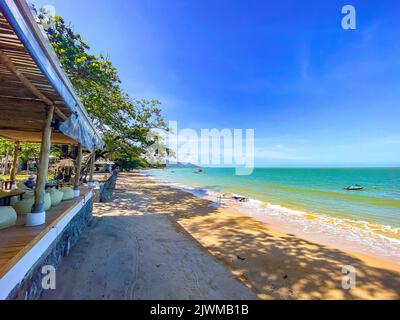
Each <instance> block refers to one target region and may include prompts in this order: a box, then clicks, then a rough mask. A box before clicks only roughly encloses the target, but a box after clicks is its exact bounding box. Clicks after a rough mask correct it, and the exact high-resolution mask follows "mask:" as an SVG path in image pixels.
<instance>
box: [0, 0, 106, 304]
mask: <svg viewBox="0 0 400 320" xmlns="http://www.w3.org/2000/svg"><path fill="white" fill-rule="evenodd" d="M31 10H32V9H31V7H30V6H29V5H28V4H27V3H26V1H25V0H0V136H1V137H3V138H6V139H9V140H11V141H13V142H14V145H15V148H14V158H13V164H12V169H11V174H10V182H11V189H12V190H9V191H7V192H13V191H15V189H16V188H17V187H18V186H17V183H16V171H17V163H18V153H19V150H20V145H19V144H20V143H21V142H30V143H38V144H40V157H39V164H38V168H37V177H36V184H35V187H34V189H33V190H32V200H31V201H32V202H31V206H30V208H32V209H31V210H30V211H29V212H27V213H26V214H23V215H20V214H18V216H17V218H16V221H13V215H14V211H13V209H12V207H11V206H10V204H8V206H2V207H0V228H1V223H2V221H3V222H4V221H6V222H7V223H10V222H9V221H8V220H7V215H10V217H11V218H10V219H11V220H10V219H9V220H10V221H11V223H10V225H9V226H8V225H7V226H6V227H4V226H3V228H1V230H0V299H13V298H22V299H34V298H37V297H38V296H39V295H40V292H41V290H42V287H41V279H42V268H43V266H45V265H51V266H53V267H55V268H56V267H57V266H58V265H59V263H60V260H61V257H62V256H64V255H66V254H68V251H69V250H70V248H71V247H72V246H73V245H74V244H75V243H76V241H77V238H78V237H79V235H80V233H81V232H82V230H83V229H84V227H85V226H86V224H87V222H88V221H89V219H90V216H91V213H92V206H93V192H92V189H91V187H90V184H89V185H83V184H82V183H81V177H80V172H81V166H82V149H83V148H86V149H87V150H89V151H90V152H91V159H92V160H91V163H92V164H91V166H90V167H91V168H92V170H91V175H90V177H91V178H90V179H89V181H90V180H93V178H92V177H93V167H94V162H95V159H94V151H95V150H96V148H102V147H103V142H102V140H101V137H100V135H99V134H98V133H97V131H96V129H95V127H94V126H93V124H92V122H91V120H90V118H89V116H88V114H87V113H86V110H85V108H84V106H83V105H82V103H81V102H80V100H79V98H78V97H77V95H76V93H75V91H74V89H73V86H72V84H71V83H70V81H69V79H68V77H67V75H66V74H65V72H64V71H63V70H62V68H61V65H60V62H59V60H58V58H57V57H56V54H55V52H54V51H53V49H52V47H51V44H50V43H49V41H48V39H47V38H46V36H45V35H44V33H43V31H42V29H41V28H40V27H39V26H38V25H37V23H36V21H35V18H34V15H33V13H32V11H31ZM52 144H60V145H71V146H74V147H76V148H77V153H76V154H77V157H76V159H75V165H76V174H75V179H74V181H73V186H71V187H70V188H65V190H53V191H52V192H54V197H56V195H58V197H59V198H60V199H61V200H63V201H54V202H53V195H52V198H51V206H50V207H49V205H48V199H49V195H48V193H49V191H48V190H47V192H46V186H47V175H48V166H49V156H50V149H51V145H52ZM27 192H28V191H27ZM56 192H58V193H56ZM63 192H64V193H63ZM23 197H24V195H23V194H21V199H20V200H17V201H20V202H19V204H22V203H24V201H26V202H27V203H29V201H28V200H27V199H26V200H23ZM60 199H59V200H60ZM55 202H57V203H55ZM17 205H18V204H17ZM7 210H8V211H7ZM2 211H4V212H2ZM2 215H3V216H2ZM14 220H15V219H14Z"/></svg>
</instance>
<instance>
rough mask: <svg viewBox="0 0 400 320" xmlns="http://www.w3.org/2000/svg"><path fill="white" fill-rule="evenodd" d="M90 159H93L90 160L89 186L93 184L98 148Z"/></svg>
mask: <svg viewBox="0 0 400 320" xmlns="http://www.w3.org/2000/svg"><path fill="white" fill-rule="evenodd" d="M90 157H91V158H90V171H89V184H93V182H94V180H93V173H94V164H95V162H96V147H95V148H94V150H93V152H92V154H91V155H90Z"/></svg>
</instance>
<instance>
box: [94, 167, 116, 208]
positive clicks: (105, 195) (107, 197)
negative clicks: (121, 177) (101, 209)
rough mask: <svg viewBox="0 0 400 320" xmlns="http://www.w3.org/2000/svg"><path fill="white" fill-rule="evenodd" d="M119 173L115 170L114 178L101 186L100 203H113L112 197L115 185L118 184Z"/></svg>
mask: <svg viewBox="0 0 400 320" xmlns="http://www.w3.org/2000/svg"><path fill="white" fill-rule="evenodd" d="M117 178H118V171H117V170H114V171H113V174H112V176H111V177H110V178H109V179H108V180H107V181H106V182H104V183H102V184H101V185H100V190H99V200H100V202H110V201H112V195H113V192H114V190H115V184H116V183H117Z"/></svg>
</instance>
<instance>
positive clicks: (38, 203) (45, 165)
mask: <svg viewBox="0 0 400 320" xmlns="http://www.w3.org/2000/svg"><path fill="white" fill-rule="evenodd" d="M53 116H54V106H53V105H51V106H49V108H48V112H47V119H46V124H45V126H44V128H43V134H42V145H41V148H40V157H39V166H38V172H37V179H36V187H35V204H34V206H33V209H32V213H42V212H44V196H45V186H46V179H47V174H48V172H49V156H50V148H51V131H52V130H51V122H52V121H53Z"/></svg>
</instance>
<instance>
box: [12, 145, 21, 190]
mask: <svg viewBox="0 0 400 320" xmlns="http://www.w3.org/2000/svg"><path fill="white" fill-rule="evenodd" d="M19 147H20V143H19V141H15V143H14V155H13V163H12V167H11V173H10V181H11V184H12V185H15V182H16V177H17V171H18V157H19Z"/></svg>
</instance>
